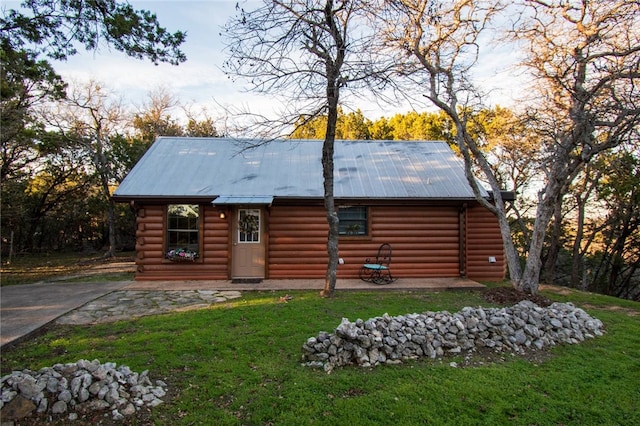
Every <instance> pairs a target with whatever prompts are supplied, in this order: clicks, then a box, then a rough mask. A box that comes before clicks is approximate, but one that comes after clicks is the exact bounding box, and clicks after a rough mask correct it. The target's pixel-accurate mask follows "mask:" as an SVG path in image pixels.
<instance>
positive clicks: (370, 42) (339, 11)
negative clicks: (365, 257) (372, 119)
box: [223, 0, 394, 297]
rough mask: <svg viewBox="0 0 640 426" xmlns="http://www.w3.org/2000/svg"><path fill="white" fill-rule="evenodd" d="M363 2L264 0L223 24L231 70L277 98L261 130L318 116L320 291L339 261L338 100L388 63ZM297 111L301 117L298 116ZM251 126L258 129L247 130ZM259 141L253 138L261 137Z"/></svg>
mask: <svg viewBox="0 0 640 426" xmlns="http://www.w3.org/2000/svg"><path fill="white" fill-rule="evenodd" d="M366 3H367V2H360V1H357V0H356V1H333V0H325V1H323V2H317V1H312V0H290V1H265V2H264V3H263V4H262V5H261V6H260V7H258V8H257V9H255V10H253V11H245V10H242V9H240V10H239V14H238V16H237V17H235V18H233V19H232V20H231V21H229V23H228V24H227V25H226V27H225V31H224V34H223V35H224V36H225V38H226V40H227V41H228V52H229V59H228V60H227V61H226V62H225V70H226V72H227V73H228V74H229V75H232V76H234V77H236V78H242V79H244V80H247V81H248V82H249V85H250V90H251V91H253V92H256V93H262V94H268V95H269V96H270V97H272V98H273V99H275V100H281V101H283V105H285V106H284V108H283V110H282V111H280V112H279V117H278V118H277V119H275V120H273V119H272V120H266V121H265V120H259V122H258V124H259V125H261V126H262V129H263V130H265V129H266V133H262V132H259V133H258V134H259V135H260V136H265V139H264V140H263V141H262V142H266V141H268V140H269V139H270V138H273V137H274V136H276V135H277V134H278V133H279V134H282V132H286V133H287V134H288V133H292V132H293V131H295V125H296V124H297V125H303V124H304V123H306V122H307V121H309V120H313V119H314V118H317V117H319V116H321V115H323V114H326V116H327V124H326V136H325V138H324V143H323V146H322V166H323V167H322V169H323V178H324V206H325V209H326V215H327V222H328V224H329V234H328V239H327V253H328V256H329V261H328V265H327V273H326V277H325V286H324V290H323V291H322V293H321V295H323V296H325V297H330V296H332V295H333V293H334V291H335V285H336V272H337V266H338V214H337V212H336V206H335V202H334V193H333V186H334V185H333V173H334V166H333V152H334V142H335V136H336V124H337V117H338V106H339V105H340V104H341V102H342V101H343V99H342V98H341V96H342V94H343V91H345V89H349V90H350V92H351V93H356V91H357V90H362V89H363V88H365V87H367V86H378V87H383V86H384V85H385V84H386V83H388V80H387V78H386V77H387V75H388V73H389V71H390V70H391V69H393V67H394V61H393V60H392V59H391V58H389V57H385V56H384V55H382V54H380V51H381V50H382V49H380V50H376V48H375V40H376V38H375V37H374V36H375V29H374V28H372V27H371V25H368V24H367V23H366V22H365V21H366V20H367V17H366V13H367V11H368V9H369V8H368V7H367V4H366ZM300 117H303V120H300ZM253 130H254V132H255V131H257V130H258V127H254V128H253ZM262 142H260V141H259V142H257V143H262Z"/></svg>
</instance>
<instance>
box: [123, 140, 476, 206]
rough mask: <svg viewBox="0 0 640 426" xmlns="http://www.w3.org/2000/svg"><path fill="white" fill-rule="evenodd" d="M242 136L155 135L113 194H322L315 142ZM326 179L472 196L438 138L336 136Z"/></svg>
mask: <svg viewBox="0 0 640 426" xmlns="http://www.w3.org/2000/svg"><path fill="white" fill-rule="evenodd" d="M250 143H251V144H254V145H255V144H256V141H243V140H236V139H227V138H179V137H160V138H158V139H157V140H156V142H155V143H154V144H153V145H152V146H151V147H150V148H149V150H148V151H147V152H146V153H145V155H144V156H143V157H142V159H140V161H139V162H138V163H137V164H136V165H135V167H134V168H133V169H132V170H131V171H130V172H129V174H128V175H127V177H126V178H125V179H124V181H123V182H122V183H121V184H120V186H119V187H118V189H117V190H116V191H115V193H114V198H115V199H120V200H129V199H136V198H156V197H157V198H177V197H179V198H186V197H194V198H195V197H198V198H206V197H211V200H214V199H216V198H217V197H219V196H224V197H267V198H265V199H262V200H269V197H287V198H316V197H318V198H322V196H323V194H324V191H323V183H322V182H323V179H322V163H321V159H322V141H317V140H275V141H271V142H269V143H265V144H262V145H259V146H257V147H255V148H251V149H247V148H246V147H247V146H248V145H249V144H250ZM334 178H335V179H334V180H335V181H334V195H335V197H336V198H354V199H359V198H360V199H361V198H364V199H368V198H372V199H393V198H397V199H473V198H474V196H473V191H472V190H471V187H470V186H469V184H468V182H467V179H466V177H465V174H464V167H463V163H462V161H461V160H460V159H459V158H458V157H456V156H455V154H454V153H453V151H452V150H451V149H450V148H449V146H448V145H447V144H446V143H445V142H426V141H425V142H406V141H336V143H335V152H334ZM485 196H486V194H485ZM220 201H221V202H226V203H229V202H231V199H230V198H225V199H221V200H220ZM269 201H270V200H269Z"/></svg>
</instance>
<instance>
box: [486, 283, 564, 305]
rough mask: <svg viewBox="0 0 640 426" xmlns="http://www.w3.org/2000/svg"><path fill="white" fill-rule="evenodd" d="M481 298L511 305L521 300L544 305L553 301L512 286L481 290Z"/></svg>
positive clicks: (498, 303)
mask: <svg viewBox="0 0 640 426" xmlns="http://www.w3.org/2000/svg"><path fill="white" fill-rule="evenodd" d="M482 298H483V299H484V300H486V301H487V302H490V303H495V304H496V305H501V306H512V305H515V304H517V303H519V302H521V301H523V300H530V301H531V302H533V303H535V304H536V305H538V306H542V307H546V306H549V305H551V303H553V302H552V301H551V299H549V298H547V297H544V296H541V295H539V294H535V295H534V294H529V293H525V292H523V291H520V290H517V289H515V288H513V287H495V288H487V289H484V290H482Z"/></svg>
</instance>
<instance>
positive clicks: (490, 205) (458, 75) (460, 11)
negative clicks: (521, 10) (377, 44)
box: [382, 0, 521, 282]
mask: <svg viewBox="0 0 640 426" xmlns="http://www.w3.org/2000/svg"><path fill="white" fill-rule="evenodd" d="M388 3H389V5H390V6H391V7H390V8H387V9H386V11H385V13H383V14H382V16H383V18H384V19H385V20H386V21H387V23H388V25H387V31H386V32H385V33H384V37H385V38H386V39H387V41H388V42H389V43H392V44H393V45H395V46H396V48H398V49H401V50H404V51H405V52H406V53H407V55H408V56H409V57H408V59H407V60H406V61H407V62H408V64H409V65H410V66H407V67H405V69H404V72H405V73H406V76H407V77H409V81H410V84H411V85H412V86H413V88H414V90H415V87H425V90H426V93H425V96H426V97H427V98H428V99H429V100H430V101H431V102H432V103H433V104H434V105H436V106H437V107H438V108H440V110H442V111H444V112H445V113H446V114H447V115H448V116H449V118H451V120H452V121H453V123H454V125H455V129H456V142H457V145H458V147H459V148H460V152H461V154H462V156H463V158H464V160H465V172H466V175H467V180H468V181H469V184H470V185H471V187H472V188H473V192H474V194H475V195H476V199H477V200H478V201H479V202H480V203H481V204H482V205H483V206H485V207H486V208H487V209H489V210H490V211H491V212H493V213H494V214H496V217H497V218H498V223H499V224H500V231H501V234H502V240H503V242H504V246H505V254H506V258H507V264H508V267H509V273H510V276H511V279H512V281H514V282H519V280H520V276H521V269H520V263H519V258H518V254H517V252H516V249H515V247H514V244H513V240H512V239H511V229H510V226H509V221H508V218H507V214H506V211H505V207H504V203H503V200H502V195H501V190H502V187H501V185H500V181H499V180H498V178H497V176H496V174H495V173H494V169H493V167H492V165H491V163H490V161H489V160H488V159H487V157H486V156H485V155H484V153H483V151H482V149H481V146H480V144H479V141H478V139H477V138H476V137H474V136H473V135H472V133H471V132H470V131H469V127H470V126H469V123H470V121H471V120H472V119H473V116H474V113H476V112H477V111H478V110H480V109H481V108H482V102H481V97H480V94H479V92H478V91H477V90H476V88H475V87H474V86H473V84H472V83H471V80H470V78H469V73H470V72H471V71H472V70H473V67H474V65H475V64H476V63H477V60H478V53H479V42H478V39H479V37H480V36H481V34H482V33H483V31H485V30H487V29H488V28H489V27H488V25H489V23H490V22H491V20H492V19H493V18H494V17H495V16H496V15H497V14H498V13H499V12H500V11H501V9H502V6H501V4H500V2H499V1H471V0H467V1H455V0H453V1H444V2H433V1H432V0H417V1H412V0H398V1H390V2H388ZM406 91H407V92H408V93H411V89H410V88H409V89H407V90H406ZM474 165H477V167H479V169H480V170H481V171H482V173H483V175H484V178H485V179H484V180H486V181H487V182H488V183H489V185H490V187H491V189H492V192H493V197H494V202H490V201H489V200H487V199H485V198H484V197H483V195H482V192H481V188H480V185H479V183H478V181H477V180H476V178H475V176H474V170H473V167H474Z"/></svg>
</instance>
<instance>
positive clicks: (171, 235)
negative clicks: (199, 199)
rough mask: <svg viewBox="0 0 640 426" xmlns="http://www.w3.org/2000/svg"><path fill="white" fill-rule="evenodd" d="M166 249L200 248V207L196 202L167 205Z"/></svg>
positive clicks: (195, 250)
mask: <svg viewBox="0 0 640 426" xmlns="http://www.w3.org/2000/svg"><path fill="white" fill-rule="evenodd" d="M166 242H167V247H166V251H167V252H169V251H171V250H176V249H184V250H189V251H192V252H196V253H197V252H198V250H199V249H200V207H199V206H198V205H197V204H171V205H169V206H167V239H166Z"/></svg>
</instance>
